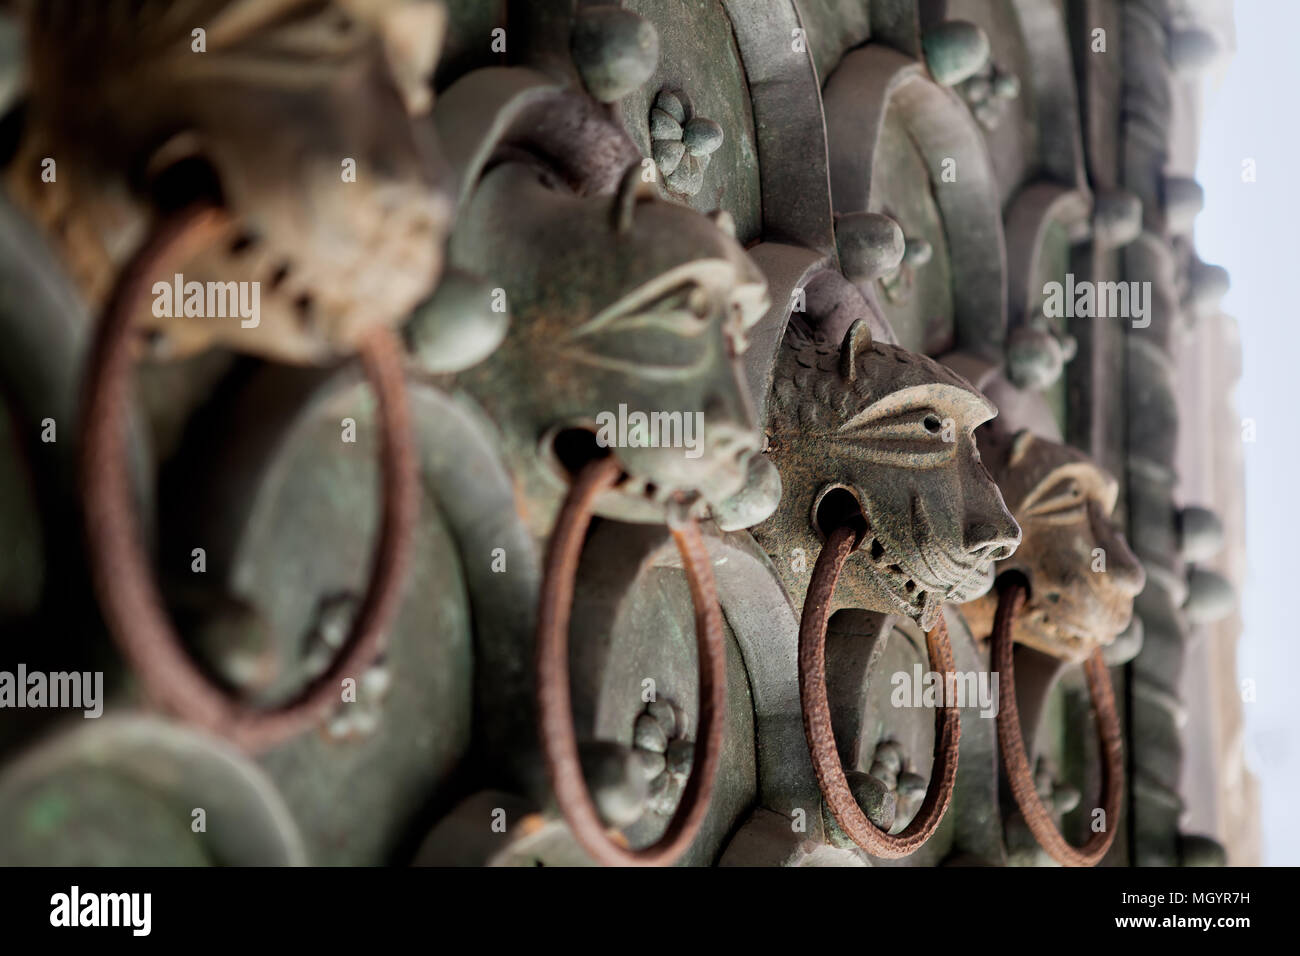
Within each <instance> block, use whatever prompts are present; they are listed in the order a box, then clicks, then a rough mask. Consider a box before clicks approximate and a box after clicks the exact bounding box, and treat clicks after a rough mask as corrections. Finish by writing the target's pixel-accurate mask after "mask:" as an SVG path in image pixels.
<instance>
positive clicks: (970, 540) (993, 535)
mask: <svg viewBox="0 0 1300 956" xmlns="http://www.w3.org/2000/svg"><path fill="white" fill-rule="evenodd" d="M965 544H966V550H967V551H969V552H970V553H971V554H979V553H980V552H984V553H986V554H987V556H988V558H989V559H990V560H993V561H1001V560H1003V559H1004V558H1009V557H1011V555H1013V554H1015V552H1016V546H1017V545H1019V544H1020V529H1019V528H1016V529H1015V533H1011V532H1009V531H1008V530H1007V529H999V528H997V527H996V526H994V525H991V524H975V525H970V526H968V527H967V528H966V538H965Z"/></svg>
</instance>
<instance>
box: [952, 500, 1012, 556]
mask: <svg viewBox="0 0 1300 956" xmlns="http://www.w3.org/2000/svg"><path fill="white" fill-rule="evenodd" d="M962 543H963V544H964V545H965V547H966V551H967V552H968V553H970V554H979V555H983V556H984V557H986V558H987V559H989V560H991V561H1001V560H1003V559H1005V558H1009V557H1011V555H1013V554H1015V551H1016V548H1017V547H1018V546H1019V545H1020V525H1018V524H1016V519H1015V518H1013V517H1011V512H1009V511H1007V508H1006V505H1004V504H1003V503H1002V496H1001V495H1000V494H998V493H997V492H996V490H995V492H994V494H993V495H992V496H991V500H989V501H988V502H987V503H986V505H985V508H984V509H982V513H979V512H977V513H975V514H972V515H970V516H969V518H968V520H967V523H966V529H965V532H964V534H963V536H962Z"/></svg>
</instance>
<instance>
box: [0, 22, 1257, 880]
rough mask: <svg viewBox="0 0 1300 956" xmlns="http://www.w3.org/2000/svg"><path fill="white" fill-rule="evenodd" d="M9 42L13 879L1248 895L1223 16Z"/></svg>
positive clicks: (1, 795)
mask: <svg viewBox="0 0 1300 956" xmlns="http://www.w3.org/2000/svg"><path fill="white" fill-rule="evenodd" d="M14 6H15V7H17V8H18V12H17V13H16V14H15V15H12V16H11V15H10V14H8V13H4V14H0V70H2V71H3V72H0V111H2V112H3V114H4V116H3V120H4V122H3V125H2V126H0V131H3V132H4V136H3V137H0V145H3V147H4V148H3V150H0V163H2V164H3V169H2V170H0V184H2V185H3V188H4V196H3V198H0V332H2V333H3V335H4V338H5V342H6V343H7V346H6V348H4V349H0V415H3V416H5V417H4V419H3V421H0V455H4V459H3V460H0V537H2V538H3V540H4V541H5V543H6V547H5V552H6V553H5V554H4V555H0V589H2V590H3V592H4V593H3V594H0V630H3V631H4V632H5V637H6V640H5V641H4V642H2V643H0V680H2V679H3V677H4V674H6V673H8V672H9V671H11V670H14V669H15V668H16V666H17V665H18V664H19V663H24V664H25V666H26V667H27V668H28V669H35V668H37V667H38V666H39V667H41V668H45V669H46V670H48V671H50V672H53V671H55V670H59V669H64V670H73V669H76V670H78V671H87V672H90V670H89V669H93V670H94V672H96V673H98V672H100V671H102V672H103V676H104V678H105V681H104V685H105V694H104V703H105V713H106V715H107V716H106V717H105V718H104V719H103V722H102V723H98V724H91V725H90V727H89V729H86V728H84V727H77V726H68V725H67V722H65V721H64V719H63V718H64V717H66V714H64V713H63V712H60V711H59V710H57V709H55V708H48V707H43V708H33V709H25V710H23V711H17V710H11V709H8V705H6V706H5V707H4V708H0V817H3V818H5V819H16V820H18V821H19V825H18V827H17V828H16V829H15V830H14V831H13V832H12V833H10V832H9V831H8V830H6V829H5V828H0V862H21V863H31V862H51V861H55V862H61V863H69V864H76V863H87V862H88V863H94V864H122V863H128V864H131V863H134V864H213V863H217V864H222V863H270V864H299V863H304V862H307V863H314V864H353V865H356V864H362V865H365V864H376V863H389V864H406V863H412V862H418V863H422V864H432V865H466V864H469V865H521V866H538V865H545V866H550V865H589V864H591V863H607V864H642V863H653V864H670V863H671V864H676V865H727V866H731V865H782V866H794V865H818V866H821V865H826V866H864V865H870V866H890V865H906V866H928V865H939V864H942V863H953V864H964V863H980V864H990V865H1005V864H1008V863H1011V864H1016V863H1026V862H1027V863H1033V864H1046V863H1048V862H1050V861H1051V860H1055V861H1056V862H1064V863H1086V864H1095V863H1098V862H1100V861H1102V860H1103V858H1104V859H1105V861H1106V862H1108V863H1109V862H1116V863H1122V862H1139V863H1177V862H1190V861H1193V860H1194V859H1199V858H1202V857H1212V856H1214V853H1213V852H1212V850H1213V846H1212V845H1210V844H1202V843H1199V842H1197V840H1195V839H1193V838H1192V837H1190V836H1189V835H1185V834H1182V833H1181V832H1180V830H1179V826H1180V822H1179V820H1180V810H1181V795H1180V791H1179V786H1180V784H1179V779H1180V778H1179V773H1180V767H1181V763H1182V753H1183V750H1184V748H1185V747H1187V746H1192V745H1194V743H1193V742H1189V741H1184V740H1182V739H1181V738H1180V737H1179V732H1178V727H1179V721H1180V719H1181V717H1182V716H1183V714H1184V710H1185V709H1184V707H1183V705H1182V703H1181V702H1180V701H1179V699H1178V689H1177V675H1178V673H1179V671H1180V667H1181V666H1182V662H1183V659H1184V655H1185V653H1186V652H1185V648H1186V646H1187V635H1188V634H1189V632H1190V631H1189V629H1191V628H1194V627H1198V626H1201V625H1202V624H1203V623H1204V622H1208V621H1212V620H1218V619H1221V618H1222V617H1223V615H1225V614H1228V613H1229V612H1230V611H1231V609H1232V607H1233V603H1234V595H1233V590H1232V585H1231V583H1230V582H1229V581H1228V579H1227V578H1226V577H1225V576H1223V575H1221V574H1219V573H1218V572H1216V571H1215V570H1214V569H1212V568H1210V567H1207V563H1208V562H1210V561H1211V560H1212V559H1214V557H1215V555H1216V552H1217V551H1218V550H1219V549H1220V548H1221V547H1223V543H1224V538H1225V528H1224V527H1223V524H1225V523H1230V522H1226V521H1225V522H1219V521H1218V520H1217V518H1215V516H1214V514H1213V513H1212V512H1209V511H1207V510H1204V509H1199V508H1196V507H1192V506H1188V505H1186V504H1185V503H1184V502H1183V500H1182V498H1181V497H1179V495H1178V488H1179V476H1178V475H1177V473H1176V470H1175V465H1176V463H1177V450H1178V434H1179V429H1180V422H1179V415H1180V408H1181V405H1180V401H1181V399H1180V395H1179V394H1178V391H1177V388H1176V385H1177V380H1178V379H1177V374H1176V373H1177V368H1178V363H1179V362H1180V361H1183V359H1184V357H1185V356H1186V355H1187V354H1189V352H1188V350H1187V349H1186V345H1187V342H1188V341H1190V340H1191V337H1194V336H1195V335H1196V334H1197V329H1198V327H1201V326H1204V325H1205V324H1206V323H1211V322H1213V321H1214V320H1215V319H1216V318H1217V313H1218V300H1219V299H1220V298H1221V297H1222V295H1223V292H1224V290H1225V288H1226V282H1227V279H1226V274H1225V273H1223V272H1222V270H1220V269H1218V267H1215V266H1212V265H1208V264H1206V263H1203V262H1201V261H1200V259H1199V258H1198V257H1197V256H1196V253H1195V249H1194V247H1193V244H1192V242H1191V238H1190V235H1189V233H1190V229H1191V226H1192V222H1193V219H1194V217H1195V215H1196V213H1197V212H1198V211H1199V209H1200V208H1201V205H1202V204H1203V195H1202V193H1201V190H1200V187H1199V186H1197V185H1196V183H1195V182H1193V181H1192V180H1190V179H1187V178H1186V176H1185V175H1182V174H1181V173H1180V171H1181V170H1184V169H1186V168H1190V166H1189V165H1188V163H1187V158H1188V157H1187V156H1185V155H1182V156H1181V158H1180V159H1179V161H1177V162H1175V161H1173V157H1174V154H1175V153H1178V152H1179V150H1184V152H1185V148H1184V145H1183V140H1185V139H1187V136H1186V131H1185V130H1182V129H1181V127H1179V128H1178V129H1175V127H1176V126H1177V125H1178V123H1180V122H1182V120H1181V119H1180V117H1182V115H1183V114H1184V113H1189V112H1191V113H1194V112H1195V111H1194V110H1190V111H1189V110H1188V109H1186V106H1187V104H1186V103H1184V102H1183V101H1182V100H1181V99H1179V98H1178V97H1179V96H1181V95H1182V94H1181V93H1178V94H1177V95H1175V93H1176V91H1177V90H1181V87H1178V86H1176V84H1175V83H1174V79H1173V78H1174V76H1175V75H1176V74H1177V75H1178V76H1183V75H1185V74H1184V73H1180V72H1179V71H1187V70H1194V69H1198V68H1202V67H1203V66H1204V65H1205V59H1206V56H1205V51H1206V49H1207V46H1206V42H1205V38H1206V37H1208V35H1209V34H1207V33H1203V32H1199V31H1200V30H1201V28H1200V27H1196V26H1195V25H1189V24H1188V23H1185V22H1183V21H1184V20H1186V19H1187V18H1188V17H1193V18H1194V13H1193V11H1191V10H1190V8H1189V9H1187V10H1182V9H1181V6H1179V9H1175V6H1178V5H1174V4H1172V3H1170V2H1169V0H1133V2H1132V3H1125V4H1120V3H1118V2H1116V0H1089V2H1088V3H1084V4H1077V3H1072V4H1065V5H1062V4H1060V3H1056V2H1040V0H949V2H946V3H930V2H926V3H921V2H913V0H869V2H868V0H863V2H861V3H839V2H830V0H762V2H758V0H691V2H683V3H674V4H663V3H659V2H654V3H651V2H643V0H626V2H624V3H622V4H620V5H613V4H603V3H586V2H583V3H576V4H575V3H573V2H571V0H537V2H529V3H513V2H508V0H481V2H479V0H475V2H470V0H449V2H447V3H437V2H426V0H327V2H315V0H238V2H237V0H180V2H177V3H172V4H162V3H158V4H154V3H137V2H126V0H111V2H105V3H102V4H98V5H96V6H95V9H94V10H91V11H88V10H85V9H83V7H84V5H83V4H76V3H72V2H71V0H51V2H45V3H20V4H16V5H14ZM1098 27H1101V28H1104V30H1105V31H1106V32H1107V33H1108V34H1109V41H1110V51H1111V52H1110V53H1108V54H1105V55H1099V54H1098V53H1097V52H1096V51H1095V50H1094V49H1093V43H1094V42H1095V39H1094V35H1093V31H1094V29H1095V28H1098ZM1207 29H1208V28H1207ZM10 36H12V37H18V36H24V37H25V42H24V43H23V44H22V45H21V48H19V46H18V45H16V44H12V43H7V42H4V41H5V38H6V37H10ZM1212 46H1213V44H1212V42H1211V44H1210V47H1208V49H1212ZM1180 82H1181V81H1180ZM51 164H53V165H51ZM204 209H207V210H211V211H212V214H211V216H209V217H207V218H206V219H204V217H202V216H199V217H198V218H193V216H194V210H204ZM200 220H202V221H206V222H208V223H210V224H211V225H212V228H211V229H210V230H209V231H207V232H205V233H203V234H202V235H200V234H199V233H198V232H190V231H189V230H187V229H183V228H182V229H180V230H179V231H175V230H174V229H173V226H174V225H175V224H176V223H186V222H189V223H194V222H199V221H200ZM173 240H177V241H175V242H174V241H173ZM190 240H196V241H193V242H190ZM182 246H184V248H182ZM1075 280H1079V281H1090V282H1106V281H1111V280H1115V281H1118V280H1125V281H1133V282H1148V283H1150V285H1151V294H1150V297H1149V300H1148V301H1147V305H1148V306H1149V308H1148V309H1147V310H1146V311H1145V312H1144V314H1143V315H1142V316H1141V317H1139V316H1130V317H1128V319H1125V318H1111V319H1095V318H1092V317H1091V316H1088V317H1082V316H1075V317H1069V316H1061V315H1058V314H1054V313H1053V310H1052V309H1051V308H1050V307H1049V300H1050V293H1049V289H1051V288H1052V287H1053V286H1052V284H1053V283H1060V284H1062V285H1065V284H1066V283H1073V282H1074V281H1075ZM195 282H197V283H199V286H197V287H196V288H198V290H199V292H198V293H193V290H192V289H191V288H190V286H189V285H187V284H188V283H195ZM210 289H216V290H217V291H220V292H221V294H222V296H225V297H226V299H225V301H224V303H218V304H220V306H221V307H220V308H217V309H215V311H214V308H213V307H212V304H213V301H215V300H213V296H212V295H209V294H208V293H209V290H210ZM229 290H233V293H231V292H230V291H229ZM254 292H255V293H256V295H257V298H256V299H252V298H244V299H241V298H240V296H241V295H244V294H245V293H247V294H248V295H249V296H251V295H252V294H253V293H254ZM151 295H152V299H153V301H152V302H151V301H150V299H151ZM232 295H233V297H231V296H232ZM195 296H197V297H195ZM254 302H256V303H257V305H256V311H255V313H254V312H252V311H250V312H247V314H244V313H241V312H240V310H239V304H240V303H244V304H246V305H250V306H251V305H252V304H253V303H254ZM1139 318H1140V319H1141V321H1136V320H1137V319H1139ZM1129 319H1132V320H1135V321H1130V320H1129ZM356 357H359V358H360V359H361V363H359V365H358V363H354V362H352V361H351V359H353V358H356ZM936 359H941V362H942V364H941V362H940V361H936ZM362 372H366V373H368V375H367V377H368V378H369V379H370V382H369V383H367V382H366V381H365V380H364V379H363V375H362V374H361V373H362ZM133 382H134V383H136V385H137V387H135V388H132V387H131V384H132V383H133ZM371 385H374V386H375V387H377V389H378V392H377V393H375V392H372V390H371V387H370V386H371ZM79 396H84V400H83V405H82V407H81V408H80V410H79V409H78V397H79ZM995 416H996V417H995ZM1181 427H1183V428H1186V427H1189V424H1188V423H1187V422H1183V423H1182V424H1181ZM981 455H983V459H981ZM986 466H987V467H986ZM1112 476H1114V477H1112ZM83 499H84V501H85V502H86V507H85V509H84V512H85V513H84V517H85V518H86V519H87V520H88V529H89V534H88V535H86V536H85V538H84V539H83V536H82V534H81V529H82V520H83V513H82V511H83V509H82V505H81V502H82V501H83ZM417 501H418V509H417V508H416V503H417ZM566 502H567V504H566ZM1226 530H1231V529H1226ZM1126 536H1127V539H1128V540H1131V541H1132V542H1133V547H1132V549H1131V550H1130V548H1129V546H1128V545H1127V544H1126ZM83 540H84V542H85V543H84V544H83ZM995 577H996V578H997V581H998V584H999V589H998V590H992V588H993V585H994V581H995ZM999 600H1001V601H1002V608H1001V612H1000V613H999V610H998V607H999ZM101 610H102V620H101V617H100V612H101ZM1013 611H1014V613H1013ZM1013 619H1014V620H1013ZM172 621H174V622H175V624H172V623H171V622H172ZM995 621H996V622H998V623H997V626H996V627H995ZM10 631H12V632H13V633H14V635H15V638H14V640H12V641H10V640H8V635H9V632H10ZM995 631H996V633H994V632H995ZM991 634H993V636H994V640H993V642H992V644H990V642H989V641H988V638H989V636H990V635H991ZM110 635H111V636H110ZM114 638H115V639H116V640H114ZM1013 645H1014V647H1013ZM1013 655H1014V656H1013ZM1080 663H1083V664H1084V665H1085V667H1086V677H1087V683H1086V686H1085V683H1084V680H1083V679H1082V678H1081V676H1080V674H1081V672H1080V669H1079V668H1078V667H1075V666H1074V665H1077V664H1080ZM1107 665H1109V667H1110V670H1108V669H1107ZM913 668H915V670H916V671H917V672H918V673H919V672H921V671H924V670H926V669H928V670H929V671H932V672H936V673H939V674H941V675H944V674H954V676H955V674H956V673H958V672H960V673H962V674H967V675H970V676H972V677H975V676H980V677H983V678H991V677H993V676H996V675H999V674H1000V675H1001V677H1002V681H1001V683H1000V686H999V688H998V690H999V692H1000V695H1001V698H1000V699H1001V704H1002V706H1001V710H1000V712H999V713H998V714H997V718H996V720H993V719H988V718H990V717H991V716H992V714H990V713H983V712H982V711H981V710H980V709H979V708H977V707H975V706H973V705H971V704H970V703H969V702H968V703H966V704H964V705H957V704H955V703H953V702H952V701H945V702H942V703H941V704H937V705H926V706H917V707H914V708H908V707H902V706H899V705H898V704H896V703H894V702H893V700H892V695H891V689H892V687H891V685H892V683H893V679H894V678H896V677H897V676H898V675H899V674H904V675H910V674H911V673H912V669H913ZM1112 680H1113V681H1114V682H1115V690H1114V694H1112V693H1111V681H1112ZM5 686H6V685H4V684H3V683H0V690H2V689H3V688H4V687H5ZM1115 696H1118V697H1119V698H1120V699H1121V700H1123V701H1125V702H1126V705H1127V706H1128V707H1129V710H1128V712H1127V714H1126V723H1124V724H1120V723H1119V722H1118V720H1117V714H1116V711H1115V706H1114V697H1115ZM1089 701H1091V703H1089ZM0 703H3V699H0ZM1093 710H1095V711H1096V714H1097V717H1098V719H1097V721H1096V727H1095V728H1094V727H1093V725H1092V718H1091V717H1090V716H1089V715H1090V713H1091V711H1093ZM158 711H161V712H162V713H161V714H160V713H157V712H158ZM142 712H143V713H142ZM162 714H167V715H170V716H169V717H168V718H164V717H163V716H162ZM1040 731H1041V733H1040ZM42 734H47V735H48V736H42ZM222 736H224V737H226V738H229V739H233V740H234V741H235V743H236V744H238V745H239V746H240V748H242V750H243V751H244V752H243V753H240V752H239V750H238V749H233V750H232V749H231V748H230V745H229V742H228V741H222V740H220V739H218V738H220V737H222ZM249 751H255V752H256V754H255V756H249V753H248V752H249ZM1121 754H1123V756H1124V757H1125V758H1127V759H1128V760H1129V761H1130V766H1129V770H1130V771H1131V779H1132V783H1131V785H1130V786H1128V787H1127V788H1124V787H1123V786H1122V776H1123V768H1122V767H1121V766H1120V762H1119V761H1120V755H1121ZM1000 766H1005V767H1006V768H1007V776H1006V780H1005V782H1000V778H999V769H998V768H999V767H1000ZM959 767H960V771H959V769H958V768H959ZM1067 781H1068V782H1067ZM1000 787H1002V793H999V788H1000ZM1094 795H1096V796H1098V799H1097V800H1096V801H1095V802H1096V803H1097V804H1099V806H1097V807H1094V806H1091V804H1092V803H1093V802H1094V801H1093V797H1094ZM1085 797H1086V798H1087V799H1084V798H1085ZM199 806H202V807H204V808H205V809H206V811H207V821H208V824H207V830H206V831H200V830H195V829H193V828H191V826H190V823H191V814H192V812H193V811H194V810H195V809H196V808H197V807H199ZM1097 809H1102V810H1104V811H1105V815H1106V818H1107V823H1106V827H1105V829H1104V830H1102V831H1100V832H1094V834H1092V835H1088V836H1086V837H1085V836H1084V828H1085V827H1086V825H1087V821H1085V820H1083V817H1084V816H1085V815H1087V814H1089V813H1091V812H1092V811H1094V810H1097ZM1130 824H1131V825H1130ZM1067 838H1068V839H1067ZM1039 845H1041V847H1042V848H1043V850H1038V849H1037V846H1039ZM1207 847H1208V849H1207Z"/></svg>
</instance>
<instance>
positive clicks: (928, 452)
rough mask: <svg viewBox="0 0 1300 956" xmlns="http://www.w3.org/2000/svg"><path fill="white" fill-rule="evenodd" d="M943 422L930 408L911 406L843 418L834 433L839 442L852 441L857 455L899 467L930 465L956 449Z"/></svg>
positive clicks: (949, 456)
mask: <svg viewBox="0 0 1300 956" xmlns="http://www.w3.org/2000/svg"><path fill="white" fill-rule="evenodd" d="M946 424H947V422H946V420H945V419H944V417H943V416H942V415H941V414H940V413H939V412H937V411H935V410H934V409H933V408H929V407H926V406H921V407H919V408H918V407H915V406H914V407H912V408H904V409H903V410H902V411H898V412H894V413H893V414H887V415H884V416H881V417H875V418H867V419H866V420H865V421H863V420H860V419H859V420H851V421H849V422H846V423H845V424H844V425H843V426H842V427H841V428H840V430H839V435H838V436H837V437H838V439H839V440H840V441H841V442H851V443H853V445H854V446H855V450H854V451H853V454H855V455H857V456H859V457H862V456H865V457H869V458H873V459H876V460H878V461H880V462H881V463H882V464H889V465H894V466H895V467H901V468H932V467H935V466H937V465H940V464H942V463H943V462H945V461H947V460H949V459H950V458H951V457H952V456H953V455H954V454H955V453H956V449H957V442H956V441H949V440H947V439H946V438H945V434H946V432H947V429H946V428H945V425H946ZM972 445H973V443H972Z"/></svg>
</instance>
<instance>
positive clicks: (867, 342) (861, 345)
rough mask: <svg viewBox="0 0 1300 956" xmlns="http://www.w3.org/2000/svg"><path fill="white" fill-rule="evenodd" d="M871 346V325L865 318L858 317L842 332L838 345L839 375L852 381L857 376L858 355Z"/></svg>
mask: <svg viewBox="0 0 1300 956" xmlns="http://www.w3.org/2000/svg"><path fill="white" fill-rule="evenodd" d="M870 348H871V326H869V325H867V322H866V319H858V320H857V321H856V322H854V323H853V324H852V325H850V326H849V330H848V331H847V332H845V333H844V342H843V344H841V345H840V375H841V376H842V377H843V378H844V380H845V381H848V382H852V381H854V380H856V379H857V377H858V356H859V355H861V354H862V353H863V352H865V351H867V350H868V349H870Z"/></svg>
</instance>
